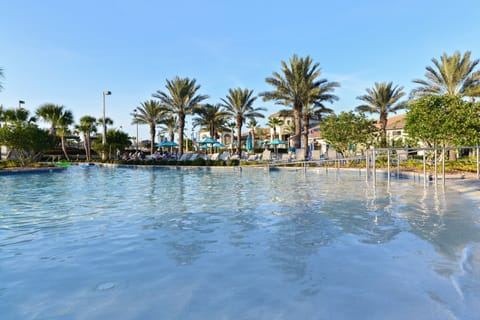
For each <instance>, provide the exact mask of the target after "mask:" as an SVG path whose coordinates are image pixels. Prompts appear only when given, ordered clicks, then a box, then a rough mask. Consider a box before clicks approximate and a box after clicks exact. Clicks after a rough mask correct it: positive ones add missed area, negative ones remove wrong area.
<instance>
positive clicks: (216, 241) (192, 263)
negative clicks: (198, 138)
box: [0, 167, 480, 319]
mask: <svg viewBox="0 0 480 320" xmlns="http://www.w3.org/2000/svg"><path fill="white" fill-rule="evenodd" d="M0 188H1V190H2V192H1V193H0V314H1V315H2V316H1V318H2V319H65V318H67V319H478V315H479V314H480V209H479V203H478V201H476V200H473V199H466V198H464V197H461V196H460V195H459V194H458V193H456V192H455V191H453V190H448V189H447V191H446V192H444V191H443V190H442V189H436V188H434V187H432V186H430V187H428V188H423V184H419V183H415V182H414V181H412V180H405V179H404V180H399V181H397V180H393V181H392V183H391V184H388V183H387V182H385V181H377V185H376V187H374V186H373V185H372V184H368V183H366V182H365V177H364V176H362V175H360V174H359V173H355V172H344V171H340V172H337V171H335V170H330V171H328V173H327V172H325V171H323V170H318V171H315V170H311V171H310V170H309V171H307V172H306V173H304V171H301V170H300V171H289V170H280V171H275V172H268V171H264V170H261V169H248V170H243V171H238V170H237V171H233V170H231V169H218V170H212V171H203V170H151V169H127V168H89V169H82V168H79V167H71V168H69V169H68V170H66V171H65V172H63V173H57V174H38V175H28V176H26V175H21V176H5V177H0Z"/></svg>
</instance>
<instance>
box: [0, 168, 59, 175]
mask: <svg viewBox="0 0 480 320" xmlns="http://www.w3.org/2000/svg"><path fill="white" fill-rule="evenodd" d="M66 169H67V168H66V167H44V168H7V169H2V170H0V176H10V175H18V174H35V173H53V172H62V171H65V170H66Z"/></svg>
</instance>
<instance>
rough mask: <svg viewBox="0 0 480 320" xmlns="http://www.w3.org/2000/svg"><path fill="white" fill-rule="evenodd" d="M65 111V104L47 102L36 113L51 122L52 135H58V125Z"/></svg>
mask: <svg viewBox="0 0 480 320" xmlns="http://www.w3.org/2000/svg"><path fill="white" fill-rule="evenodd" d="M64 112H65V107H64V106H59V105H56V104H53V103H46V104H44V105H42V106H40V107H39V108H38V109H37V111H36V112H35V114H36V115H37V116H39V117H40V118H41V119H42V120H43V121H45V122H47V123H50V135H52V136H56V135H57V127H58V125H59V123H60V120H61V118H62V116H63V114H64Z"/></svg>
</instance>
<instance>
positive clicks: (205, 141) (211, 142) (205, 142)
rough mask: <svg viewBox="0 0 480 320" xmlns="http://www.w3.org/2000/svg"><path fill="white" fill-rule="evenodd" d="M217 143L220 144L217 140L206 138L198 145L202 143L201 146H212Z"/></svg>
mask: <svg viewBox="0 0 480 320" xmlns="http://www.w3.org/2000/svg"><path fill="white" fill-rule="evenodd" d="M217 142H218V141H217V140H215V139H213V138H211V137H206V138H204V139H202V140H200V141H198V143H200V144H209V143H210V144H214V143H217Z"/></svg>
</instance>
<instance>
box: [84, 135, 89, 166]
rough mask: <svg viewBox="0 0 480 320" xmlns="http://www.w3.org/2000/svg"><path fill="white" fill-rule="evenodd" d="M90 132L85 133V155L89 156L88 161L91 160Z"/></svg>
mask: <svg viewBox="0 0 480 320" xmlns="http://www.w3.org/2000/svg"><path fill="white" fill-rule="evenodd" d="M89 136H90V134H87V133H85V134H84V135H83V143H84V145H85V146H84V147H85V156H86V158H87V161H90V139H89Z"/></svg>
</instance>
